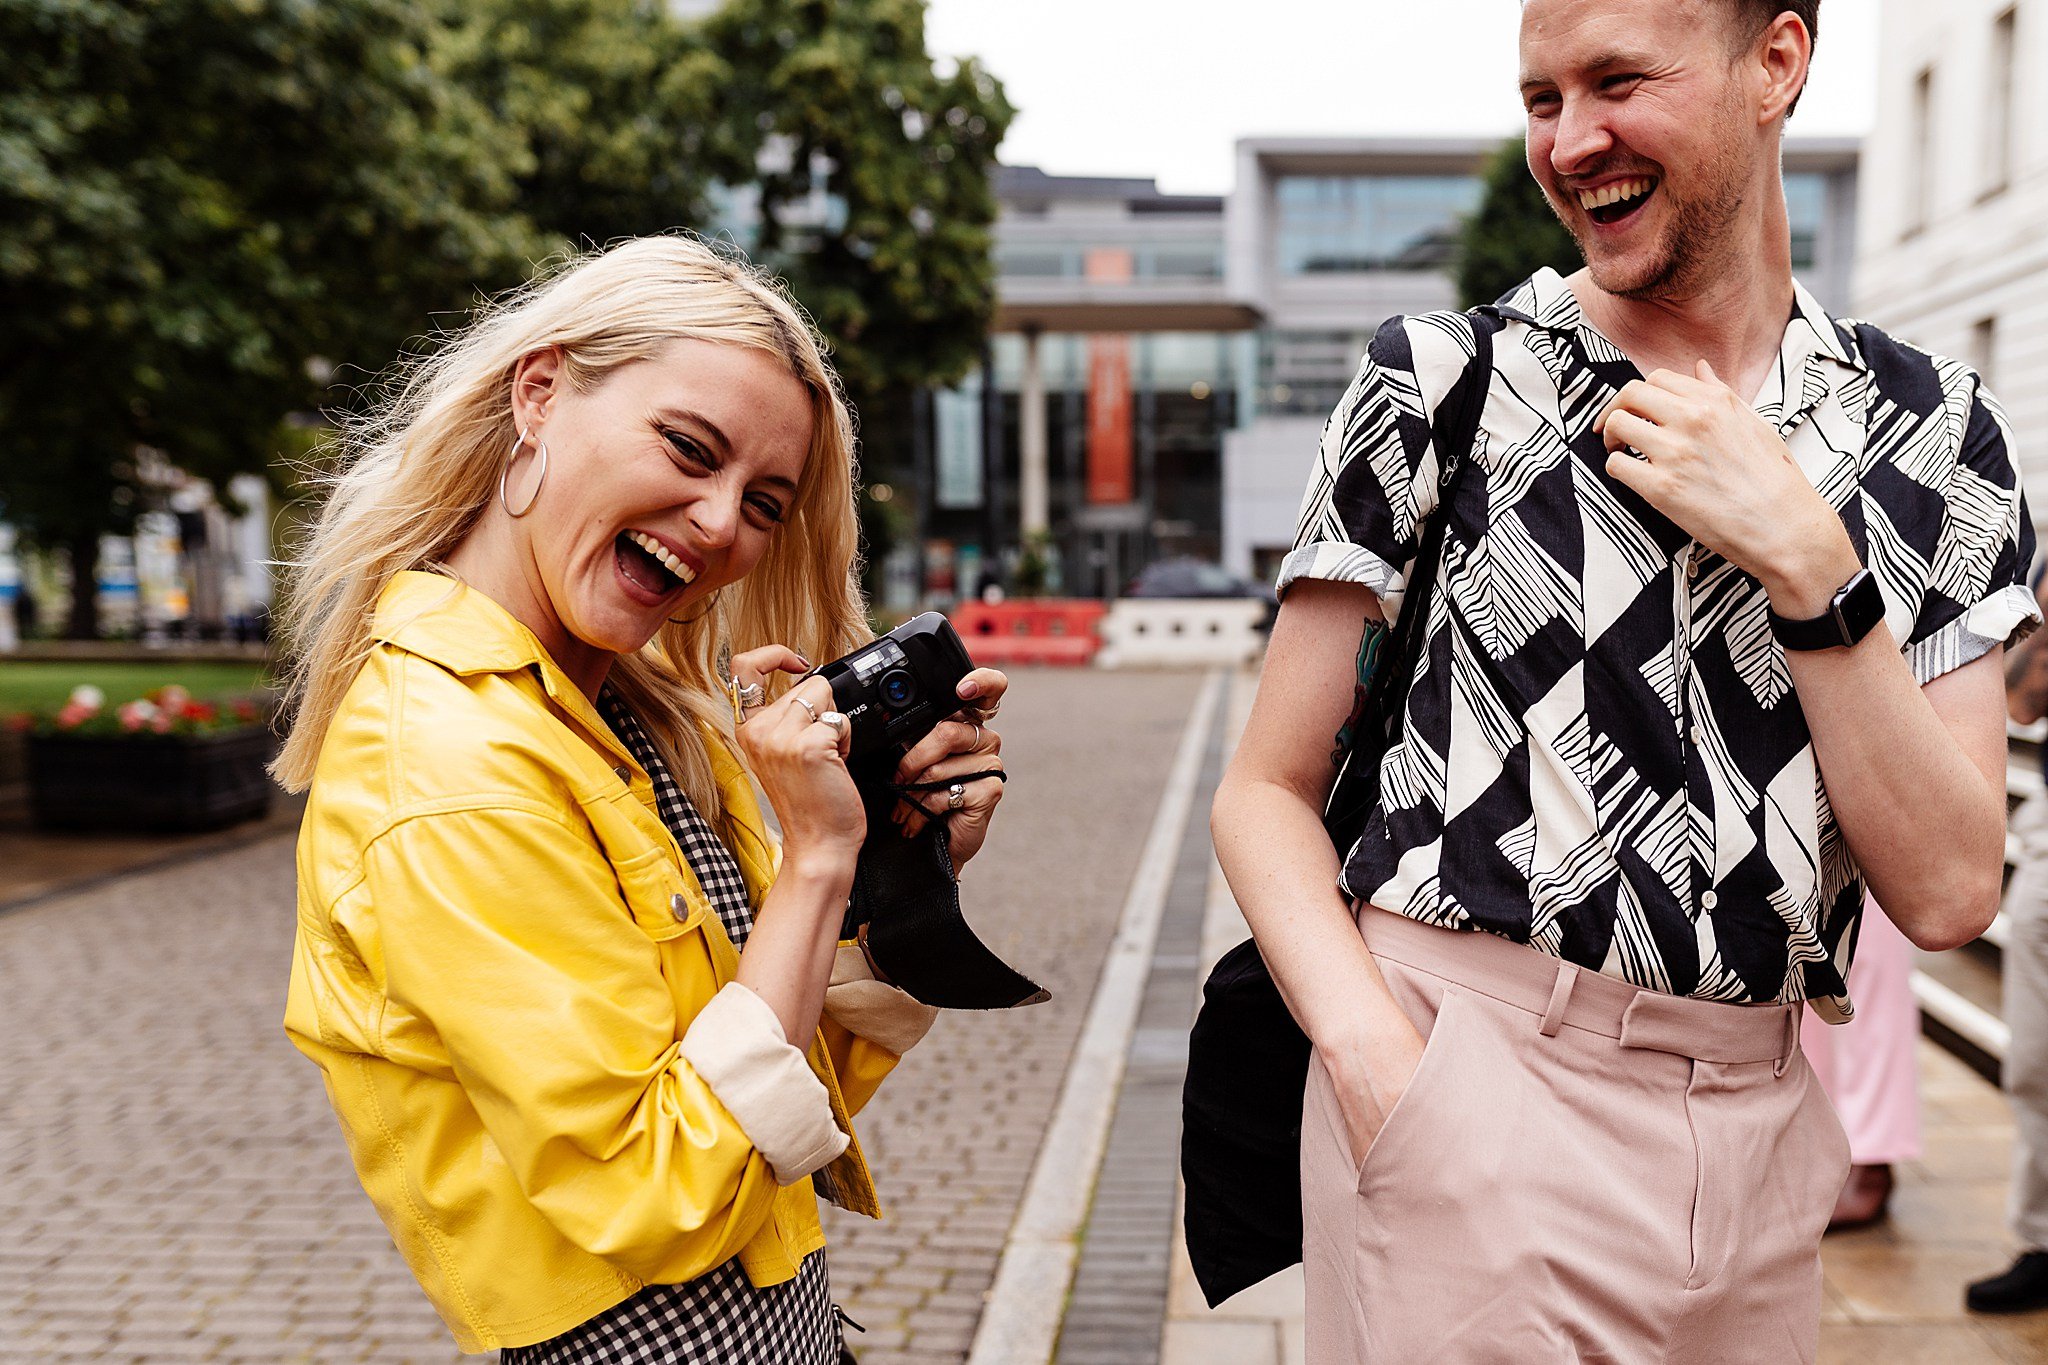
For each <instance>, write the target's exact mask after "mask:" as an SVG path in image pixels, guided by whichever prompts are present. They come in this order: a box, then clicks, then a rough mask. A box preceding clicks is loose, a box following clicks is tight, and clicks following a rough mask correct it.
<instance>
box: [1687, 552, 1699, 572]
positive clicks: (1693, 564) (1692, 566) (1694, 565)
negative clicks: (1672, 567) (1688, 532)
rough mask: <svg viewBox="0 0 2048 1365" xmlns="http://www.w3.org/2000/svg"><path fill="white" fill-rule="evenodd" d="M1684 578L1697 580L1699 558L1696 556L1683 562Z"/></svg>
mask: <svg viewBox="0 0 2048 1365" xmlns="http://www.w3.org/2000/svg"><path fill="white" fill-rule="evenodd" d="M1685 576H1686V577H1687V578H1698V577H1699V576H1700V557H1699V556H1698V555H1694V556H1692V557H1691V558H1690V559H1687V560H1686V561H1685Z"/></svg>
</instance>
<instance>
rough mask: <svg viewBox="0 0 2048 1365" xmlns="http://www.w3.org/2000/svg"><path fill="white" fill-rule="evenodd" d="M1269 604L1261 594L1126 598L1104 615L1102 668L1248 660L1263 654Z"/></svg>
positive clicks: (1167, 665)
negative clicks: (1263, 627) (1262, 626)
mask: <svg viewBox="0 0 2048 1365" xmlns="http://www.w3.org/2000/svg"><path fill="white" fill-rule="evenodd" d="M1265 615H1266V604H1265V603H1264V602H1261V601H1259V600H1258V599H1256V598H1248V597H1221V598H1180V597H1124V598H1119V599H1118V600H1117V601H1115V602H1113V603H1111V604H1110V608H1109V615H1107V616H1105V617H1103V619H1102V626H1101V630H1102V652H1101V653H1099V654H1097V655H1096V656H1095V662H1096V663H1097V664H1099V665H1100V666H1102V667H1103V668H1160V667H1179V666H1208V665H1214V664H1245V663H1250V662H1251V661H1252V660H1254V659H1256V658H1258V657H1259V651H1260V650H1262V649H1264V648H1265V647H1266V637H1265V636H1264V635H1263V634H1261V633H1260V631H1259V622H1261V621H1262V620H1264V619H1265Z"/></svg>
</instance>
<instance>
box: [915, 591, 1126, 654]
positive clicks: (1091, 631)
mask: <svg viewBox="0 0 2048 1365" xmlns="http://www.w3.org/2000/svg"><path fill="white" fill-rule="evenodd" d="M1108 611H1109V608H1108V607H1107V606H1105V605H1104V604H1102V603H1101V602H1096V601H1092V600H1087V599H1075V598H1059V597H1039V598H1026V599H1024V600H1022V601H1013V602H996V603H989V602H962V603H961V604H960V605H959V606H957V607H955V608H953V611H952V614H951V619H952V622H953V629H955V630H957V631H959V632H960V638H961V639H963V640H965V641H966V642H967V652H968V654H969V655H971V656H972V657H973V659H974V662H975V663H977V664H987V665H991V666H1001V665H1003V664H1085V663H1087V662H1088V661H1089V660H1091V659H1093V658H1094V657H1095V651H1096V650H1098V649H1100V648H1102V637H1101V636H1100V635H1099V634H1098V633H1097V630H1096V628H1097V626H1098V625H1099V623H1100V622H1101V620H1102V618H1103V617H1104V616H1105V615H1106V614H1107V613H1108Z"/></svg>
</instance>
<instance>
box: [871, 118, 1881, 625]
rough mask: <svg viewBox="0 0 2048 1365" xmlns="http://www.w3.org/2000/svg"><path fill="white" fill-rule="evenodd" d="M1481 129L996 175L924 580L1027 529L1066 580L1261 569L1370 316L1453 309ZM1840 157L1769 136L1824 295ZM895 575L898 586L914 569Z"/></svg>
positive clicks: (938, 581)
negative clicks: (1193, 171)
mask: <svg viewBox="0 0 2048 1365" xmlns="http://www.w3.org/2000/svg"><path fill="white" fill-rule="evenodd" d="M1495 145H1496V144H1495V143H1494V142H1493V141H1491V140H1488V139H1406V140H1388V139H1346V138H1285V139H1280V138H1274V139H1248V140H1245V141H1243V142H1240V143H1239V145H1238V149H1237V151H1238V156H1237V165H1238V169H1237V177H1236V184H1235V186H1234V187H1233V189H1232V191H1231V193H1230V194H1229V195H1227V196H1220V197H1209V196H1188V195H1170V194H1164V193H1161V192H1160V191H1159V189H1158V188H1157V186H1156V185H1155V184H1154V183H1153V182H1152V181H1149V180H1142V179H1124V178H1103V177H1072V176H1055V175H1048V174H1045V173H1044V172H1042V171H1040V170H1037V169H1035V168H1031V167H1006V168H1003V169H1001V170H1000V171H998V172H997V176H998V179H997V191H998V197H999V200H1000V203H1001V213H1000V217H999V220H998V223H997V227H996V249H995V250H996V261H997V265H998V270H999V273H1000V283H999V290H1000V294H999V304H998V314H997V319H996V335H995V336H994V338H993V340H992V344H991V346H990V350H989V355H988V361H987V364H986V365H985V366H984V367H983V372H982V374H981V375H979V376H977V377H976V378H975V380H973V381H972V382H970V383H969V384H967V385H965V386H963V387H962V388H961V389H960V390H957V391H954V392H951V393H947V394H940V395H936V396H934V400H933V417H934V420H933V422H932V430H933V432H934V438H933V441H932V446H933V450H932V452H931V455H930V459H929V463H928V464H927V465H926V466H925V468H926V470H927V471H928V474H929V477H928V479H926V480H925V483H926V485H927V486H926V487H924V488H923V489H922V490H921V493H920V498H919V504H920V527H921V531H922V542H921V543H922V551H923V553H922V556H921V560H922V573H923V583H922V588H923V590H924V594H925V595H945V594H947V593H949V592H953V591H971V590H973V588H974V587H975V586H976V584H977V583H978V582H979V581H982V580H983V579H985V578H986V577H988V576H990V575H991V573H993V575H994V576H995V577H997V578H1002V577H1003V576H1004V575H1005V572H1006V571H1007V570H1008V569H1009V568H1011V567H1012V566H1014V564H1015V562H1016V560H1017V558H1018V555H1019V553H1020V550H1021V548H1022V546H1023V544H1024V541H1025V538H1026V537H1027V536H1028V535H1029V533H1030V531H1031V530H1032V528H1033V527H1034V526H1041V525H1042V526H1043V528H1044V533H1045V537H1046V539H1047V540H1048V541H1049V548H1050V550H1051V552H1052V559H1053V561H1054V573H1055V578H1056V581H1057V585H1058V586H1059V588H1060V589H1061V590H1063V591H1066V592H1070V593H1075V594H1083V595H1100V596H1113V595H1115V594H1116V593H1117V592H1118V591H1119V590H1120V589H1121V587H1122V585H1123V584H1124V583H1125V582H1126V581H1127V580H1128V579H1129V578H1130V577H1131V575H1132V574H1133V573H1135V572H1136V570H1137V569H1138V568H1140V567H1142V566H1143V565H1144V564H1146V563H1148V562H1150V561H1152V560H1154V559H1158V558H1163V557H1167V556H1173V555H1189V556H1193V557H1196V558H1199V559H1203V560H1208V561H1212V562H1218V563H1221V564H1223V565H1224V566H1225V567H1227V568H1229V569H1231V570H1233V571H1235V572H1238V573H1241V574H1245V575H1249V576H1264V575H1266V574H1269V573H1270V572H1271V571H1272V569H1273V567H1274V565H1275V564H1276V562H1277V560H1278V558H1279V557H1280V555H1281V554H1283V553H1284V551H1285V549H1286V548H1287V546H1288V544H1289V542H1290V541H1291V539H1292V535H1293V529H1294V518H1295V513H1296V510H1297V503H1298V500H1299V498H1300V494H1301V489H1302V486H1303V483H1304V480H1305V478H1306V476H1307V471H1308V468H1309V463H1310V461H1311V460H1312V458H1313V457H1314V453H1315V450H1316V445H1317V441H1318V438H1319V435H1320V430H1321V426H1322V422H1323V419H1324V418H1325V417H1327V416H1328V414H1329V412H1330V410H1331V408H1332V407H1334V406H1335V404H1336V403H1337V401H1338V399H1339V398H1340V397H1341V396H1342V394H1343V391H1344V388H1345V386H1346V385H1347V384H1348V383H1349V381H1350V379H1351V376H1352V374H1353V372H1354V371H1355V370H1356V368H1357V365H1358V360H1359V357H1360V356H1361V355H1362V354H1363V352H1364V349H1365V345H1366V343H1367V341H1368V340H1369V339H1370V338H1371V336H1372V334H1373V332H1374V331H1375V330H1377V329H1378V327H1379V325H1380V323H1381V322H1382V321H1384V320H1385V319H1386V318H1388V317H1390V316H1392V315H1394V314H1397V313H1415V312H1424V311H1427V310H1429V309H1433V308H1446V307H1452V306H1455V303H1456V299H1455V296H1454V289H1453V285H1452V280H1451V269H1452V264H1453V254H1454V251H1455V245H1456V240H1457V234H1458V231H1459V226H1460V223H1461V221H1462V220H1463V218H1464V217H1465V216H1466V215H1468V214H1469V213H1471V212H1472V211H1473V210H1474V209H1475V208H1476V207H1477V206H1478V203H1479V198H1480V193H1481V188H1480V182H1479V173H1480V167H1481V165H1482V164H1483V162H1484V160H1485V158H1486V157H1487V155H1488V154H1489V153H1490V152H1491V151H1492V150H1493V148H1494V146H1495ZM1856 164H1857V149H1856V143H1855V142H1854V141H1853V140H1815V139H1806V140H1801V139H1793V140H1791V141H1790V142H1788V144H1787V147H1786V199H1787V205H1788V208H1789V210H1790V217H1791V227H1792V239H1793V257H1794V268H1795V269H1796V270H1797V271H1798V272H1799V273H1800V276H1801V278H1802V279H1803V280H1804V282H1805V283H1806V284H1807V286H1808V287H1809V288H1811V289H1813V291H1814V292H1815V294H1816V295H1817V296H1819V297H1820V299H1821V300H1822V302H1823V303H1825V304H1827V305H1828V306H1829V307H1830V308H1833V309H1838V310H1839V309H1843V308H1844V307H1845V306H1846V299H1847V294H1848V282H1849V268H1850V261H1851V258H1852V256H1853V251H1854V246H1853V241H1852V240H1851V238H1852V232H1853V223H1854V213H1853V210H1854V202H1855V178H1856ZM1029 411H1036V412H1037V413H1039V414H1041V421H1040V422H1039V423H1038V424H1037V426H1036V429H1035V430H1034V424H1033V423H1032V422H1031V421H1029V420H1027V413H1028V412H1029ZM894 580H895V582H896V583H897V584H898V587H899V595H900V596H908V595H911V593H912V589H913V586H914V584H915V574H914V573H913V572H910V571H908V570H907V568H905V569H900V570H899V572H898V573H897V574H896V575H895V576H894Z"/></svg>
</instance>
